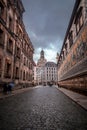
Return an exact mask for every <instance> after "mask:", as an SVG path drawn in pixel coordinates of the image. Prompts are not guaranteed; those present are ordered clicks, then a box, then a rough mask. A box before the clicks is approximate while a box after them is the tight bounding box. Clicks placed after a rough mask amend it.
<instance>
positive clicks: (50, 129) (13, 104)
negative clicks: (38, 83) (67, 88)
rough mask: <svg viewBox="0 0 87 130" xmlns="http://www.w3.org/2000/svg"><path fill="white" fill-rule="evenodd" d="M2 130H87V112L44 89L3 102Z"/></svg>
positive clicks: (0, 103) (52, 89)
mask: <svg viewBox="0 0 87 130" xmlns="http://www.w3.org/2000/svg"><path fill="white" fill-rule="evenodd" d="M0 130H87V111H85V110H84V109H83V108H81V107H80V106H79V105H77V104H76V103H75V102H73V101H72V100H71V99H69V98H68V97H67V96H65V95H64V94H63V93H62V92H60V91H59V90H57V89H56V88H55V87H46V86H44V87H41V88H36V89H32V90H29V91H27V92H23V93H20V94H16V95H14V96H11V97H8V98H5V99H1V100H0Z"/></svg>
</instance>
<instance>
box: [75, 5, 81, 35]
mask: <svg viewBox="0 0 87 130" xmlns="http://www.w3.org/2000/svg"><path fill="white" fill-rule="evenodd" d="M75 25H76V34H78V33H79V31H80V29H81V27H82V25H83V16H82V7H80V9H79V11H78V12H77V15H76V19H75Z"/></svg>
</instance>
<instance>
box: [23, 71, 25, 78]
mask: <svg viewBox="0 0 87 130" xmlns="http://www.w3.org/2000/svg"><path fill="white" fill-rule="evenodd" d="M23 80H25V71H24V72H23Z"/></svg>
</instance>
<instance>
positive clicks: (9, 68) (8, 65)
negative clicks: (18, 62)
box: [5, 60, 11, 78]
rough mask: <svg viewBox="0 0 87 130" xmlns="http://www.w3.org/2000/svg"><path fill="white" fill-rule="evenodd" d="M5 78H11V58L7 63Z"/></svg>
mask: <svg viewBox="0 0 87 130" xmlns="http://www.w3.org/2000/svg"><path fill="white" fill-rule="evenodd" d="M5 78H11V63H10V62H9V60H7V61H6V64H5Z"/></svg>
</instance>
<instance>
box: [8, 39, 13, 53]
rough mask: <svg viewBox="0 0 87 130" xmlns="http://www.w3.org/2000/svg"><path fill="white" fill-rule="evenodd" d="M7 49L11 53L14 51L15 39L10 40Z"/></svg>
mask: <svg viewBox="0 0 87 130" xmlns="http://www.w3.org/2000/svg"><path fill="white" fill-rule="evenodd" d="M7 51H8V52H10V53H11V54H12V53H13V41H12V40H11V39H9V40H8V43H7Z"/></svg>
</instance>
